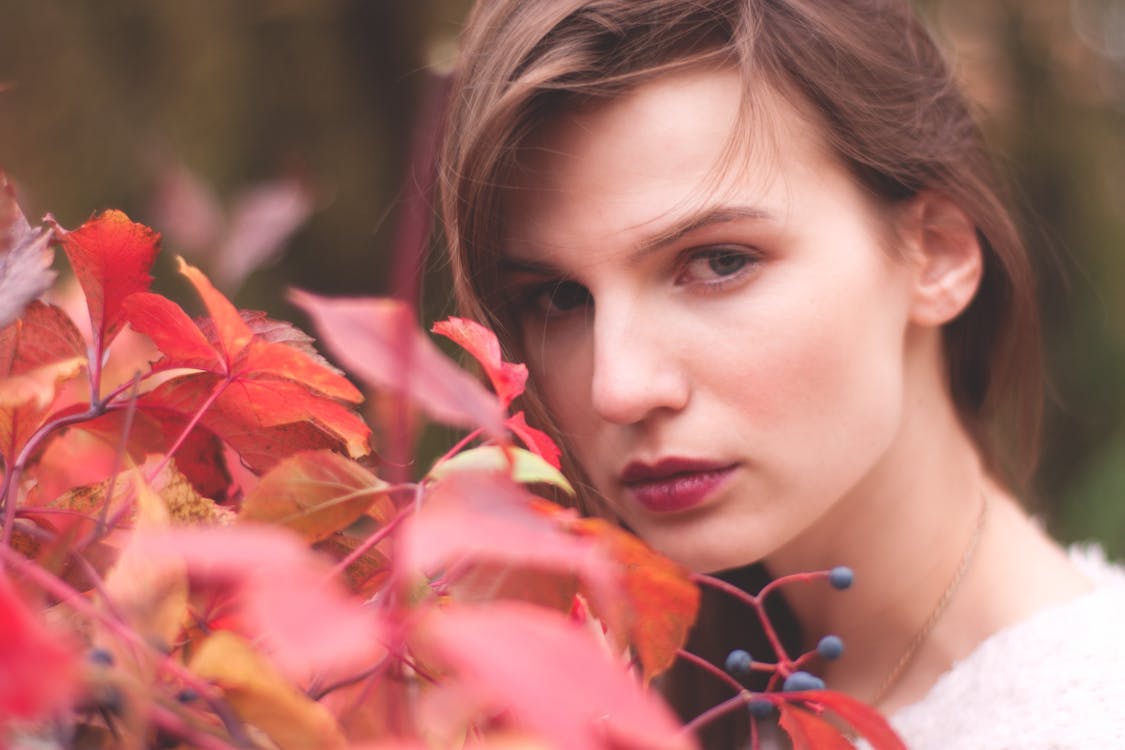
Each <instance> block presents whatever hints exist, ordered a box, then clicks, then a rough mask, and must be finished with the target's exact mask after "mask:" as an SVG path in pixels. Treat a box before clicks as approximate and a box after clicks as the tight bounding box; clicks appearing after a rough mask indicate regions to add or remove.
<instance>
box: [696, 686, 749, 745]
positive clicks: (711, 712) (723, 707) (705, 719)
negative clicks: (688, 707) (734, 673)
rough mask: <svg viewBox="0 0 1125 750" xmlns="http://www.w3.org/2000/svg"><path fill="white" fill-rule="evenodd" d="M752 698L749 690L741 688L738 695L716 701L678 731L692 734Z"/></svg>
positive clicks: (744, 704) (745, 703) (746, 703)
mask: <svg viewBox="0 0 1125 750" xmlns="http://www.w3.org/2000/svg"><path fill="white" fill-rule="evenodd" d="M753 699H754V695H753V694H752V693H751V692H750V691H749V690H743V691H742V692H740V693H739V694H738V695H736V696H734V697H732V698H727V699H726V700H725V701H723V702H722V703H718V704H716V705H714V706H711V708H709V709H707V710H706V711H704V712H703V713H701V714H700V715H699V716H696V717H695V718H694V719H692V720H691V721H689V722H688V723H687V724H684V726H683V729H681V730H680V731H681V732H682V733H683V734H694V733H695V732H698V731H699V730H700V729H702V728H703V727H705V726H707V725H708V724H710V723H711V722H713V721H716V720H718V719H720V718H722V717H723V716H726V715H727V714H729V713H731V712H733V711H736V710H738V709H739V708H741V707H743V706H746V705H748V704H749V703H750V701H752V700H753Z"/></svg>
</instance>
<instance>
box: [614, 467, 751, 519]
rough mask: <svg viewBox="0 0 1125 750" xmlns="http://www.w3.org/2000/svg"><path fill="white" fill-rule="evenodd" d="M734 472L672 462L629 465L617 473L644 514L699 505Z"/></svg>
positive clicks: (723, 468)
mask: <svg viewBox="0 0 1125 750" xmlns="http://www.w3.org/2000/svg"><path fill="white" fill-rule="evenodd" d="M737 468H738V465H737V464H716V463H710V462H703V461H692V460H687V459H676V458H672V459H665V460H662V461H659V462H657V463H655V464H643V463H631V464H629V465H628V466H626V467H625V470H624V471H623V472H622V473H621V481H622V483H623V484H624V485H625V489H626V490H627V491H628V492H629V494H630V495H631V496H632V497H633V499H635V500H636V501H637V502H638V503H640V504H641V505H643V506H644V507H645V508H647V509H648V510H650V511H653V512H655V513H674V512H676V511H681V510H687V509H688V508H692V507H695V506H696V505H699V504H701V503H702V502H703V501H704V500H706V499H707V498H708V497H709V496H711V495H712V494H713V493H714V492H715V491H716V490H718V489H719V487H720V486H721V485H723V484H724V483H725V482H726V480H727V479H728V478H730V476H731V474H733V473H734V471H735V469H737Z"/></svg>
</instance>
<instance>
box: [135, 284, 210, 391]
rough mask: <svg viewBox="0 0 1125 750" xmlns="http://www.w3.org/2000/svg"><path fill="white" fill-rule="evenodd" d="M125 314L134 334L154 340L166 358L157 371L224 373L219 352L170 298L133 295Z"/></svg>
mask: <svg viewBox="0 0 1125 750" xmlns="http://www.w3.org/2000/svg"><path fill="white" fill-rule="evenodd" d="M124 307H125V312H126V314H127V316H128V318H129V325H131V326H133V328H134V330H136V331H137V332H139V333H143V334H145V335H146V336H148V337H149V338H150V339H152V343H153V344H155V345H156V348H157V349H159V350H160V351H161V353H162V354H163V355H164V358H163V359H162V360H161V361H160V362H159V363H157V365H155V366H154V367H155V368H157V369H171V368H177V367H188V368H191V369H193V370H207V371H209V372H218V371H221V369H222V359H221V358H220V354H219V352H218V351H217V350H216V349H215V347H213V346H212V345H211V342H210V341H208V339H207V337H206V336H204V335H203V331H202V330H200V328H199V326H198V325H197V324H196V323H195V321H193V320H192V319H191V318H190V317H188V314H187V313H186V312H184V310H183V308H182V307H180V306H179V305H177V304H176V303H175V302H173V301H172V300H170V299H168V298H167V297H162V296H161V295H159V294H153V293H151V292H142V293H138V294H134V295H133V296H131V297H130V298H129V299H127V300H125V304H124Z"/></svg>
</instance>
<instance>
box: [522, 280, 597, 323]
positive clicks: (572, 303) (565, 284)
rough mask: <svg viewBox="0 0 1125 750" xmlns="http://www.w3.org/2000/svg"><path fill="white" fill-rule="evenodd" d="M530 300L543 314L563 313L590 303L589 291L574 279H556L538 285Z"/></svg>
mask: <svg viewBox="0 0 1125 750" xmlns="http://www.w3.org/2000/svg"><path fill="white" fill-rule="evenodd" d="M532 302H533V303H534V304H535V306H536V307H537V308H538V309H539V311H540V312H541V313H542V314H544V315H563V314H565V313H568V312H570V311H572V310H576V309H578V308H580V307H585V306H586V305H588V304H590V292H589V291H588V290H587V289H586V287H584V286H582V285H581V284H579V283H577V282H575V281H557V282H552V283H550V284H547V285H545V286H542V287H540V288H539V289H538V291H537V293H536V294H535V295H534V296H533V298H532Z"/></svg>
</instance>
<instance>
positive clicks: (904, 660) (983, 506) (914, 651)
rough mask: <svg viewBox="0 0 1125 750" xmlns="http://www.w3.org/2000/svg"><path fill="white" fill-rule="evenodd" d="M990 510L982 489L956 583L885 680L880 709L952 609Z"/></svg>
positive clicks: (876, 702) (878, 694) (878, 695)
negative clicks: (947, 612) (945, 615)
mask: <svg viewBox="0 0 1125 750" xmlns="http://www.w3.org/2000/svg"><path fill="white" fill-rule="evenodd" d="M987 511H988V495H987V494H986V493H985V492H984V490H983V489H982V490H981V495H980V512H979V513H978V514H977V523H976V526H975V527H974V528H973V535H972V536H971V537H969V543H968V544H967V545H966V546H965V551H964V552H962V553H961V562H959V563H958V564H957V572H956V573H954V574H953V580H951V581H950V582H949V585H948V586H946V587H945V591H943V592H942V594H941V598H940V599H938V602H937V604H936V605H935V606H934V608H933V610H932V611H931V612H930V615H929V617H927V618H926V621H925V622H924V623H922V627H921V628H920V629H919V630H918V632H917V633H915V635H914V638H912V639H911V641H910V643H909V644H908V645H907V647H906V651H904V652H903V654H902V656H901V657H900V658H899V660H898V663H897V664H895V666H894V669H892V670H891V671H890V674H888V675H887V676H886V678H884V679H883V684H882V685H880V686H879V690H878V691H877V692H876V693H875V697H874V698H873V699H872V701H871V705H872V706H878V705H879V704H880V703H882V702H883V699H884V698H886V697H887V693H889V692H890V690H891V688H893V687H894V686H895V685H896V684H898V681H899V680H900V679H901V678H902V675H903V673H904V672H905V671H906V668H907V667H908V666H910V662H912V661H913V660H914V657H915V656H917V655H918V649H920V648H921V647H922V644H923V643H925V642H926V639H927V638H929V636H930V633H932V632H933V629H934V627H935V626H936V625H937V624H938V620H940V619H941V616H942V615H943V614H945V610H946V607H948V606H949V602H950V601H952V600H953V595H954V594H955V593H956V592H957V587H958V586H959V585H960V584H961V581H962V579H964V577H965V573H966V572H968V570H969V565H970V563H972V561H973V556H974V555H975V554H976V551H977V546H978V545H979V544H980V538H981V533H982V532H983V531H984V517H985V515H986V513H987Z"/></svg>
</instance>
